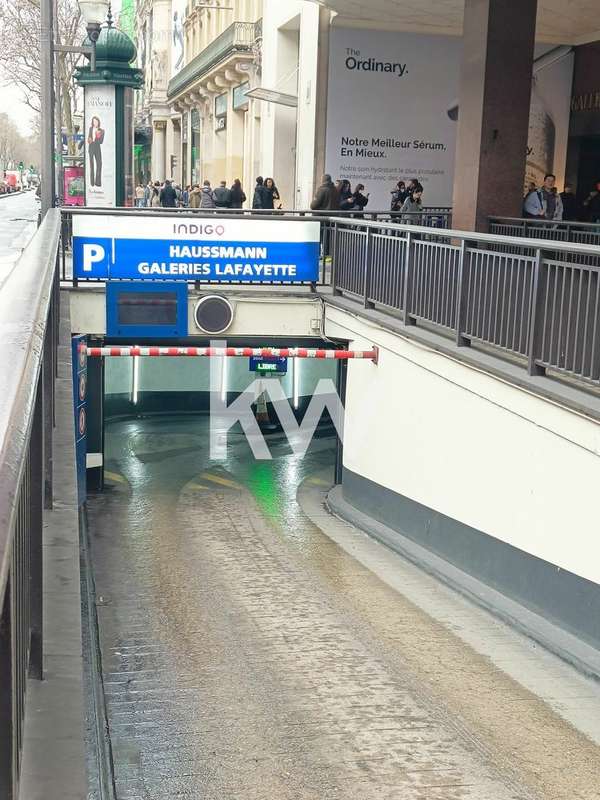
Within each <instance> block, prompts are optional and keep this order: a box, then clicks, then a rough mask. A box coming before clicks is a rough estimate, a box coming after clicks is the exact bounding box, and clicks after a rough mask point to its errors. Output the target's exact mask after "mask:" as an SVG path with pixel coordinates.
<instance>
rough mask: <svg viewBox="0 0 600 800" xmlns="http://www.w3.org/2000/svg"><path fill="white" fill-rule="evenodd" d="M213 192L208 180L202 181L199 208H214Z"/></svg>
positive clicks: (215, 205)
mask: <svg viewBox="0 0 600 800" xmlns="http://www.w3.org/2000/svg"><path fill="white" fill-rule="evenodd" d="M216 207H217V204H216V203H215V194H214V192H213V190H212V189H211V187H210V181H204V185H203V186H202V190H201V192H200V208H216Z"/></svg>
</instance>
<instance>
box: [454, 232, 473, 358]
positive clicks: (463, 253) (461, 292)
mask: <svg viewBox="0 0 600 800" xmlns="http://www.w3.org/2000/svg"><path fill="white" fill-rule="evenodd" d="M468 258H469V251H468V249H467V242H466V240H465V239H463V240H462V241H461V243H460V255H459V257H458V281H457V284H458V285H457V287H456V344H457V346H458V347H470V346H471V340H470V339H469V338H467V337H466V336H463V330H464V327H465V322H466V317H467V294H468V291H467V290H468V287H469V282H468V280H467V270H468Z"/></svg>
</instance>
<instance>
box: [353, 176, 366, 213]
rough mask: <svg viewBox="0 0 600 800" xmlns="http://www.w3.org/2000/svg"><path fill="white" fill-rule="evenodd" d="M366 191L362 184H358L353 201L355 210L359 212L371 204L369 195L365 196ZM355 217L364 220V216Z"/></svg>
mask: <svg viewBox="0 0 600 800" xmlns="http://www.w3.org/2000/svg"><path fill="white" fill-rule="evenodd" d="M364 191H365V187H364V185H363V184H362V183H358V184H357V185H356V189H355V190H354V192H353V194H352V201H353V204H354V208H355V209H357V210H358V211H362V210H363V209H364V208H365V206H366V205H367V204H368V202H369V193H367V194H364ZM355 216H356V217H358V218H359V219H362V218H363V216H364V215H363V214H356V215H355Z"/></svg>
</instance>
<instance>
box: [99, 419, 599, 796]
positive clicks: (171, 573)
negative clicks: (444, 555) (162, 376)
mask: <svg viewBox="0 0 600 800" xmlns="http://www.w3.org/2000/svg"><path fill="white" fill-rule="evenodd" d="M272 452H273V454H274V456H275V457H274V459H273V460H272V461H262V462H257V461H254V460H252V459H251V458H250V453H249V449H248V447H247V445H246V444H245V442H244V440H243V439H242V438H241V437H237V438H236V437H235V436H234V437H232V439H231V441H230V447H229V451H228V457H227V459H226V460H225V461H224V462H222V463H218V464H217V463H211V461H210V459H209V458H208V452H207V420H206V419H205V418H191V417H181V418H173V419H158V418H155V419H146V420H135V421H123V422H116V423H113V424H111V425H109V426H108V428H107V440H106V454H107V459H108V460H107V473H106V474H107V479H108V486H107V489H106V491H105V492H104V493H103V494H102V495H97V496H94V497H91V498H90V499H89V503H88V513H89V523H90V531H91V538H92V554H93V562H94V570H95V577H96V590H97V595H98V615H99V623H100V637H101V648H102V658H103V676H104V681H105V691H106V700H107V709H108V715H109V726H110V734H111V740H112V747H113V757H114V764H115V774H116V786H117V797H118V799H119V800H171V799H172V798H197V799H198V800H199V799H200V798H207V799H208V798H210V799H211V800H212V799H214V800H217V798H218V800H252V798H255V799H256V800H259V799H260V800H292V799H293V800H309V799H310V800H329V798H344V800H375V799H376V798H377V800H396V798H397V799H398V800H400V798H402V800H534V798H535V800H566V799H567V798H568V799H569V800H592V799H593V798H599V797H600V789H599V787H598V775H600V747H599V746H598V741H600V737H599V738H597V739H595V732H596V731H597V728H598V726H597V724H596V722H595V720H596V719H597V718H598V717H599V715H598V713H597V711H598V709H599V708H600V691H599V690H598V686H597V685H596V684H593V683H592V682H589V681H586V680H585V679H584V678H582V677H581V676H571V673H570V672H568V671H567V672H563V671H561V670H566V669H567V668H566V667H564V665H561V664H556V663H555V662H554V661H544V658H546V657H547V658H550V657H549V656H544V657H542V655H541V654H538V653H537V652H536V649H535V648H534V647H533V646H532V645H531V643H528V642H526V643H521V644H519V643H518V642H517V643H515V642H514V641H513V640H512V638H511V636H512V634H510V631H509V632H502V631H503V630H504V629H502V631H501V626H500V625H499V623H497V622H494V621H493V620H492V618H490V617H489V616H488V615H485V614H483V612H478V613H479V614H480V616H478V617H476V618H475V622H474V623H473V626H472V627H473V631H472V636H471V640H472V642H471V643H469V642H467V641H466V639H465V636H464V635H463V634H464V631H463V630H462V629H463V628H464V625H463V623H462V622H461V623H460V624H459V623H457V622H456V620H455V618H454V617H453V613H454V612H453V611H452V603H453V602H456V601H455V600H453V599H452V596H451V593H449V590H446V589H443V588H440V587H439V586H437V585H436V584H435V582H433V583H431V581H432V579H429V578H426V579H425V578H424V577H422V576H421V577H418V576H417V577H415V576H414V575H413V576H410V575H409V573H406V574H405V573H404V572H403V570H404V567H403V566H402V564H401V563H400V561H399V560H398V557H397V556H396V555H395V554H392V553H390V552H389V551H387V550H385V548H382V547H380V546H378V545H374V544H373V543H372V542H371V540H369V539H368V538H367V537H366V536H363V535H361V534H360V533H358V532H356V531H353V530H351V531H350V533H351V535H352V536H353V537H354V538H352V539H351V540H350V544H349V545H348V544H343V545H342V543H341V540H340V539H339V530H338V529H336V530H337V533H336V535H335V536H334V535H333V527H334V524H335V525H337V526H338V528H339V526H340V525H343V523H340V522H339V521H337V520H333V518H331V517H330V516H329V515H328V514H327V513H326V512H325V511H324V509H323V507H322V501H321V499H318V500H317V502H315V503H314V504H313V511H314V513H312V514H311V516H310V518H309V516H308V515H307V513H308V512H306V513H305V507H304V506H303V505H301V504H300V502H299V497H302V493H303V492H308V493H309V494H310V493H311V492H313V494H314V492H315V491H316V492H318V493H320V494H319V497H321V496H322V493H323V491H324V490H325V488H326V486H327V484H328V482H330V480H331V474H332V464H333V456H334V442H333V440H332V439H330V438H327V437H325V438H317V439H315V440H314V442H313V445H312V447H311V449H310V450H309V452H308V454H307V456H306V457H305V458H304V459H300V458H298V457H296V456H294V455H293V454H291V451H290V449H289V447H288V446H287V445H286V444H285V443H284V442H283V441H281V440H279V441H277V442H275V443H274V446H273V448H272ZM301 485H302V490H301V492H300V494H298V489H299V487H300V486H301ZM313 499H314V498H313ZM315 509H316V510H315ZM329 529H331V536H329V535H327V531H328V530H329ZM347 534H348V532H346V533H345V534H344V535H347ZM348 535H349V534H348ZM369 547H375V548H376V550H375V552H376V553H377V557H376V559H375V562H374V563H373V564H371V565H369V566H368V567H367V566H365V563H366V562H364V561H361V560H360V557H359V554H360V551H361V550H362V549H364V548H369ZM412 569H413V570H414V568H412ZM386 570H387V572H388V573H390V574H391V578H390V580H388V579H387V577H386V573H385V571H386ZM416 572H418V571H416ZM392 578H393V580H396V581H397V584H398V585H396V586H393V585H392V584H393V580H392ZM403 580H404V581H405V585H406V589H405V590H403V588H402V586H403V584H402V581H403ZM423 580H429V581H430V584H429V585H428V588H427V587H425V588H423V587H424V586H425V584H421V583H419V581H423ZM411 592H412V594H413V595H414V596H413V597H411ZM425 595H427V597H428V598H429V600H430V601H431V602H430V606H431V607H430V609H429V611H426V610H424V607H421V606H420V599H419V598H420V597H423V598H425ZM461 613H462V612H461ZM469 613H471V612H469ZM473 613H474V612H473ZM464 614H467V612H466V611H465V612H464ZM484 639H485V640H486V641H487V644H486V646H487V647H488V649H489V652H488V654H486V653H485V652H484V650H482V649H481V648H480V647H479V645H478V644H477V641H483V640H484ZM519 647H520V648H521V650H520V651H519V652H520V653H521V656H520V658H521V662H520V666H519V669H521V668H522V669H524V670H525V671H526V672H527V674H528V681H529V682H528V683H527V681H525V682H519V681H518V680H516V679H515V678H514V677H513V676H512V674H511V670H510V669H509V666H507V665H508V663H509V662H511V659H512V662H511V663H513V665H514V653H513V651H515V649H517V650H518V648H519ZM510 648H512V650H511V649H510ZM511 653H513V654H512V655H511ZM496 654H497V657H496ZM503 661H504V662H506V664H504V663H503ZM536 670H537V672H536ZM536 676H538V677H536ZM565 676H566V677H565ZM552 681H553V682H554V684H553V686H552V687H551V686H550V683H551V682H552ZM536 682H539V685H540V689H539V691H538V689H537V687H536ZM559 683H560V685H561V689H560V690H561V692H562V694H561V695H560V698H559V700H556V697H555V695H556V692H557V689H556V686H557V685H558V684H559ZM542 689H543V691H542ZM544 693H545V695H547V696H542V695H543V694H544ZM552 697H554V700H552ZM582 707H583V708H585V709H587V711H589V713H590V714H591V715H593V716H592V717H590V731H588V734H587V735H586V734H585V733H583V732H582V730H581V728H578V727H577V726H576V725H575V724H572V722H571V721H569V719H568V717H569V714H571V717H572V718H574V717H573V714H575V715H576V714H577V713H579V712H580V711H581V709H582ZM565 709H566V710H565ZM567 712H568V713H567ZM594 726H595V727H594Z"/></svg>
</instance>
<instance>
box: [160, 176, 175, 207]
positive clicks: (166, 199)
mask: <svg viewBox="0 0 600 800" xmlns="http://www.w3.org/2000/svg"><path fill="white" fill-rule="evenodd" d="M160 204H161V206H162V207H163V208H176V207H177V192H176V191H175V189H174V188H173V186H172V184H171V181H169V180H166V181H165V183H164V186H163V188H162V189H161V190H160Z"/></svg>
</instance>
